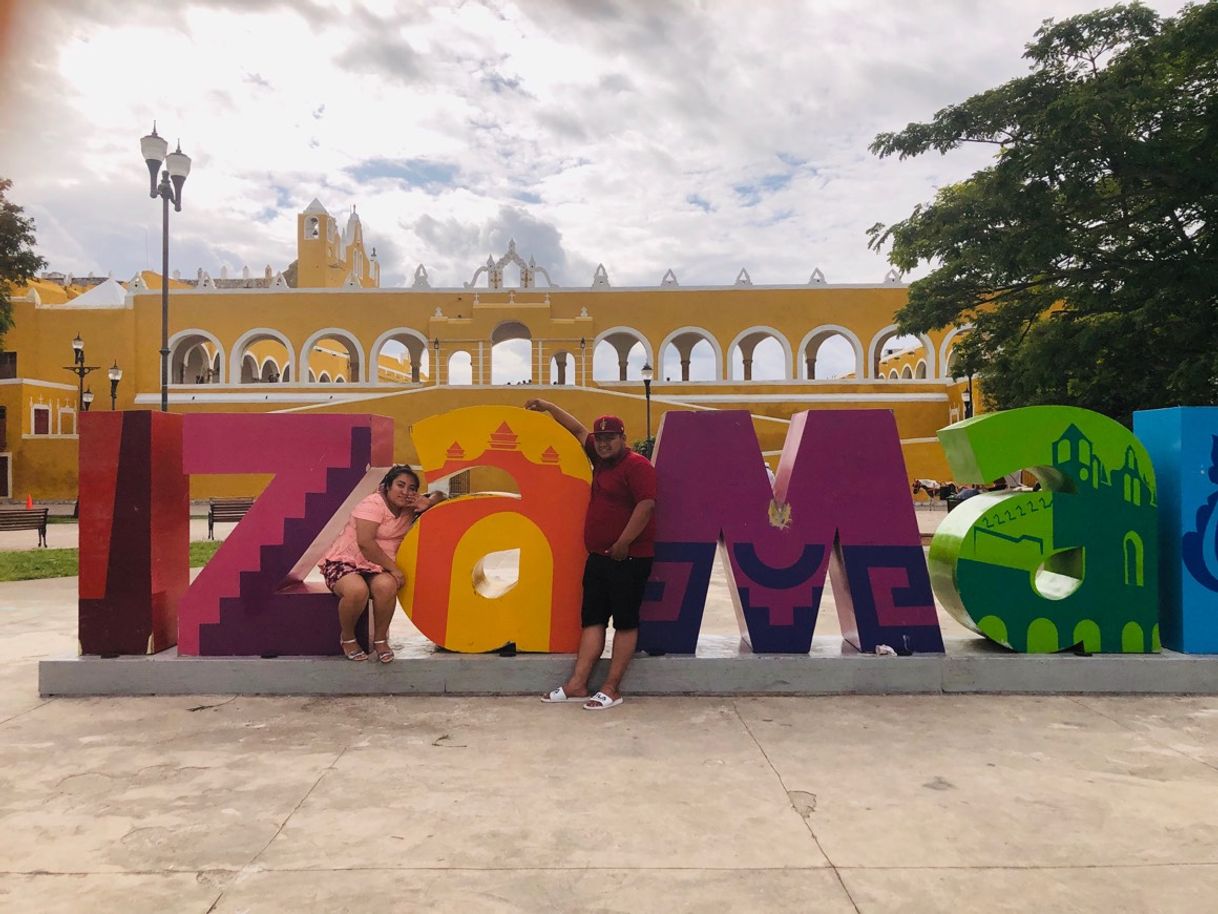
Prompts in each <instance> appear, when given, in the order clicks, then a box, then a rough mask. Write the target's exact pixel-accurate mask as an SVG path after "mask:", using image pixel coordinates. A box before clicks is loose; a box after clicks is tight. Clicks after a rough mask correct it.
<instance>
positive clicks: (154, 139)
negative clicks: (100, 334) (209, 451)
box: [140, 121, 190, 413]
mask: <svg viewBox="0 0 1218 914" xmlns="http://www.w3.org/2000/svg"><path fill="white" fill-rule="evenodd" d="M140 152H142V153H143V154H144V162H145V163H146V164H147V165H148V196H150V197H152V198H154V199H155V198H156V197H160V198H161V201H162V206H161V412H163V413H167V412H169V204H170V203H172V204H173V209H174V212H178V213H180V212H181V211H182V185H183V184H185V183H186V176H187V175H188V174H190V156H188V155H186V154H185V153H184V152H182V144H181V143H180V142H179V143H178V148H177V149H175V150H174V151H173V152H170V153H169V154H168V155H166V153H167V152H169V144H168V143H167V142H166V141H165V140H164V138H163V137H160V136H158V135H157V132H156V121H153V122H152V133H150V134H148V135H147V136H146V137H143V138H141V139H140ZM162 160H163V161H164V162H165V170H164V171H162V172H161V183H160V184H157V180H156V173H157V172H158V171H160V168H161V162H162Z"/></svg>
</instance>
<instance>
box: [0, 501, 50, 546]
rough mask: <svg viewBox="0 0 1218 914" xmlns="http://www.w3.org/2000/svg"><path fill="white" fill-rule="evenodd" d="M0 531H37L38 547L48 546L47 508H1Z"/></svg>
mask: <svg viewBox="0 0 1218 914" xmlns="http://www.w3.org/2000/svg"><path fill="white" fill-rule="evenodd" d="M0 530H37V531H38V545H39V546H45V545H46V544H47V509H46V508H0Z"/></svg>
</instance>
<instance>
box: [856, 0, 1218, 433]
mask: <svg viewBox="0 0 1218 914" xmlns="http://www.w3.org/2000/svg"><path fill="white" fill-rule="evenodd" d="M1024 57H1025V58H1026V59H1027V60H1029V61H1030V73H1029V74H1028V75H1026V76H1022V77H1019V78H1017V79H1013V80H1011V81H1010V82H1007V83H1005V84H1003V85H1001V86H998V87H997V88H994V89H991V90H989V91H988V92H983V93H981V94H980V95H975V96H973V97H972V98H970V99H968V100H967V101H964V102H962V103H960V104H958V105H953V106H951V107H949V108H945V109H944V110H942V111H939V112H938V113H936V114H935V116H934V118H933V120H931V121H930V122H929V123H914V124H910V125H909V126H907V127H906V128H905V129H904V130H901V131H899V132H896V133H883V134H880V135H879V136H877V137H876V139H875V141H874V142H873V143H872V145H871V151H872V152H873V153H875V154H877V155H879V156H880V157H886V156H891V155H897V156H899V157H900V158H902V159H904V158H906V157H908V156H916V155H921V154H922V153H925V152H928V151H930V150H938V151H939V152H941V153H946V152H948V151H950V150H952V149H956V148H958V147H961V146H963V145H965V144H986V145H989V146H992V147H993V149H994V160H993V163H992V164H991V165H990V166H988V167H987V168H984V169H982V170H980V171H978V172H976V173H975V174H973V175H972V176H971V177H969V178H968V179H966V180H964V181H961V182H959V183H957V184H953V185H950V186H948V187H944V188H943V189H941V190H940V191H939V192H938V193H937V194H936V196H935V198H934V200H933V201H932V202H930V203H927V204H922V205H919V206H918V207H916V208H915V209H914V211H913V213H912V214H911V215H910V216H909V217H908V218H907V219H905V220H904V221H902V222H898V223H896V224H894V225H891V226H885V225H876V226H874V227H873V228H872V229H871V230H870V233H869V234H870V238H871V246H872V247H873V248H874V249H877V250H878V249H881V248H883V247H885V246H890V250H889V261H890V262H891V263H892V264H893V265H894V266H895V267H897V268H898V269H900V270H912V269H914V268H915V267H917V266H918V265H919V264H922V263H926V264H929V265H930V266H932V268H933V269H932V271H931V272H930V274H929V275H927V276H926V277H925V278H923V279H919V280H916V281H915V282H913V283H911V284H910V288H909V300H908V303H907V305H906V306H905V307H904V308H903V309H902V310H901V311H900V312H899V313H898V315H897V320H898V324H899V326H900V328H901V330H902V332H906V333H918V332H925V331H927V330H931V329H936V328H939V327H944V326H948V325H950V324H963V323H969V322H972V323H973V325H974V330H973V332H972V333H971V334H969V336H968V338H967V339H966V340H965V342H964V343H963V344H962V347H961V350H960V357H961V361H960V363H959V366H960V367H959V368H958V371H960V372H961V373H962V374H964V373H967V374H969V375H972V374H974V373H977V374H978V375H979V376H980V378H981V380H982V382H983V383H982V386H983V389H984V390H985V392H986V398H987V400H988V402H989V403H990V405H991V406H994V407H997V408H1000V409H1006V408H1011V407H1016V406H1025V405H1029V404H1037V403H1062V404H1071V405H1077V406H1084V407H1087V408H1089V409H1094V410H1097V411H1099V412H1102V413H1105V414H1107V415H1110V416H1112V417H1114V418H1116V419H1118V420H1121V421H1124V422H1127V423H1128V422H1129V421H1130V417H1131V415H1132V412H1133V411H1134V410H1136V409H1144V408H1155V407H1161V406H1175V405H1196V404H1209V403H1214V402H1218V251H1216V250H1215V244H1214V215H1215V209H1216V207H1218V0H1209V2H1206V3H1203V4H1198V5H1191V6H1188V7H1185V8H1184V9H1183V10H1182V11H1181V13H1180V14H1179V16H1177V17H1176V18H1170V19H1160V18H1159V16H1158V15H1156V14H1155V13H1154V12H1153V11H1151V10H1149V9H1147V8H1146V7H1144V6H1141V5H1140V4H1132V5H1119V6H1114V7H1111V8H1109V9H1102V10H1097V11H1095V12H1092V13H1087V14H1084V15H1080V16H1075V17H1072V18H1070V19H1066V20H1064V21H1062V22H1056V23H1055V22H1053V21H1052V20H1046V22H1045V23H1044V25H1043V26H1042V27H1041V28H1040V29H1039V30H1038V31H1037V32H1036V34H1035V37H1034V40H1033V41H1032V42H1031V43H1030V44H1029V45H1027V50H1026V53H1025V54H1024Z"/></svg>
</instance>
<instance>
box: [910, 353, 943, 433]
mask: <svg viewBox="0 0 1218 914" xmlns="http://www.w3.org/2000/svg"><path fill="white" fill-rule="evenodd" d="M919 368H920V369H922V374H918V369H919ZM913 376H914V379H915V380H917V379H923V380H925V379H927V378H929V377H930V372H928V371H927V370H926V359H918V362H917V364H916V365H914V370H913ZM936 440H937V439H936Z"/></svg>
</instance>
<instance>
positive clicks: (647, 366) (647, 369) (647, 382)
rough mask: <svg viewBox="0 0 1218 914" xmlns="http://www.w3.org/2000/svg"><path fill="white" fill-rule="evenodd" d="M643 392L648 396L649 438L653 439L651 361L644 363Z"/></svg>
mask: <svg viewBox="0 0 1218 914" xmlns="http://www.w3.org/2000/svg"><path fill="white" fill-rule="evenodd" d="M642 374H643V394H644V395H645V396H646V397H647V440H648V441H650V440H651V377H652V374H653V372H652V370H651V363H650V362H644V363H643V372H642Z"/></svg>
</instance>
